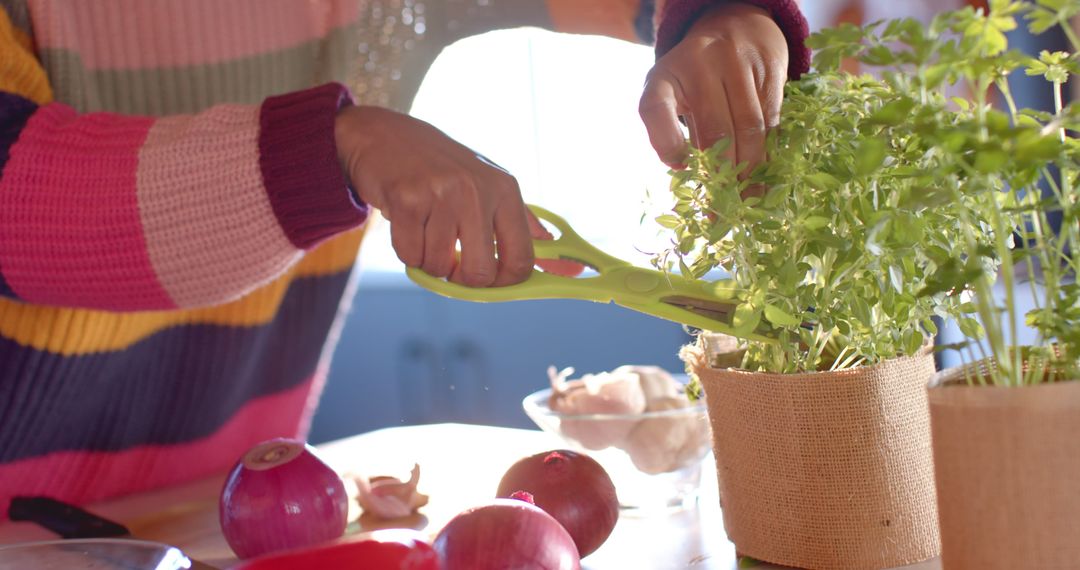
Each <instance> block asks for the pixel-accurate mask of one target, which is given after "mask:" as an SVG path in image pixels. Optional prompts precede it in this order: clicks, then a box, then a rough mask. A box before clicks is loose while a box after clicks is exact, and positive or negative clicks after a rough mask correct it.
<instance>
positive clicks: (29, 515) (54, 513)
mask: <svg viewBox="0 0 1080 570" xmlns="http://www.w3.org/2000/svg"><path fill="white" fill-rule="evenodd" d="M8 517H9V518H10V519H11V520H13V521H28V522H32V523H36V524H38V525H40V526H43V527H45V528H47V529H49V530H51V531H53V532H55V533H56V534H59V535H60V536H61V537H63V538H108V537H114V536H129V535H130V534H131V533H130V532H129V531H128V529H127V528H126V527H124V525H122V524H119V523H115V522H113V521H111V520H109V519H106V518H103V517H99V516H97V515H95V514H93V513H90V512H87V511H85V510H83V509H80V508H79V507H76V506H75V505H69V504H67V503H64V502H62V501H57V500H56V499H52V498H50V497H15V498H13V499H11V505H10V506H9V507H8Z"/></svg>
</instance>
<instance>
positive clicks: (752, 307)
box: [655, 2, 1056, 569]
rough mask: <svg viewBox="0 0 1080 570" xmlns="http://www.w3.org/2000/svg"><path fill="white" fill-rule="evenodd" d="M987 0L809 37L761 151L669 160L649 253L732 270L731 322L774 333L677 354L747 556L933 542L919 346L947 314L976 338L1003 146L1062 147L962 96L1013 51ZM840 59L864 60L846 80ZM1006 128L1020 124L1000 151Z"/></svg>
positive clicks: (926, 550)
mask: <svg viewBox="0 0 1080 570" xmlns="http://www.w3.org/2000/svg"><path fill="white" fill-rule="evenodd" d="M993 4H994V9H993V10H991V11H990V12H989V13H982V12H977V11H975V10H972V9H966V10H960V11H954V12H948V13H944V14H942V15H940V16H939V17H938V18H936V19H935V20H933V22H932V23H930V24H928V25H924V24H922V23H919V22H918V21H915V20H910V19H905V20H894V21H885V22H880V23H875V24H871V25H869V26H865V27H858V26H854V25H844V26H840V27H837V28H834V29H827V30H824V31H822V32H820V33H817V34H815V35H813V36H812V37H811V39H810V42H811V46H812V47H813V48H815V50H816V53H815V57H814V69H813V71H812V72H811V73H809V74H807V75H806V76H804V77H803V78H802V79H800V80H799V81H795V82H791V83H790V84H789V85H788V86H787V88H786V92H785V100H784V105H783V108H782V116H781V122H780V125H781V126H780V128H779V129H777V130H776V131H775V132H773V133H771V134H770V137H769V139H768V142H767V151H768V154H769V157H770V160H769V161H768V162H767V163H766V164H764V165H762V166H760V167H758V168H756V169H755V170H753V171H752V172H746V171H745V170H744V169H741V168H740V167H739V166H738V165H734V164H731V163H730V162H728V161H726V160H725V159H724V158H723V154H722V152H723V148H724V146H723V143H721V144H720V145H718V146H717V147H715V148H712V149H709V150H705V151H695V152H694V153H693V156H692V159H691V160H690V164H689V168H688V169H686V170H685V171H677V172H673V173H672V176H673V179H672V193H673V196H674V200H675V204H674V207H673V209H672V211H671V213H669V214H666V215H664V216H661V217H660V218H659V219H658V220H657V221H658V222H659V223H660V224H661V225H662V226H664V227H665V228H668V229H669V230H670V232H671V233H672V247H671V249H670V250H668V251H666V252H663V253H661V254H660V255H658V256H657V258H656V259H655V263H656V264H657V266H658V267H661V268H670V269H672V270H674V269H675V267H678V268H679V270H680V271H681V272H682V273H683V274H688V275H693V276H694V277H697V278H701V279H707V278H709V277H708V276H709V275H712V274H713V273H711V272H713V271H714V270H722V271H723V272H725V273H727V274H729V275H730V277H731V278H733V279H735V280H736V282H737V284H738V286H739V288H740V289H741V290H742V292H743V294H744V298H745V301H744V303H743V304H742V305H741V306H740V307H739V309H738V310H737V311H736V315H735V322H734V326H735V328H734V335H735V336H736V337H738V336H739V335H740V334H741V331H747V332H748V331H750V330H753V329H754V328H756V327H757V326H759V325H760V324H762V323H764V324H765V325H766V326H767V327H770V328H771V329H772V334H773V336H774V337H775V338H776V342H771V343H769V342H748V341H742V340H737V339H735V338H718V337H717V336H716V335H711V334H708V333H703V334H702V335H701V337H700V338H699V342H698V344H697V345H695V346H691V347H687V349H686V350H684V354H683V356H684V359H685V360H686V362H687V365H688V370H689V372H690V373H691V374H692V375H693V376H694V377H695V378H696V379H697V381H698V382H700V384H701V386H702V387H703V389H704V393H705V398H706V402H707V405H708V408H709V414H710V422H711V424H712V433H713V445H714V451H715V456H716V462H717V469H718V476H719V484H720V500H721V505H722V508H723V513H724V520H725V529H726V531H727V533H728V537H729V538H730V539H731V540H732V542H734V543H735V546H736V549H737V550H738V551H739V552H740V553H741V554H744V555H746V556H750V557H753V558H756V559H760V560H765V561H769V562H773V563H778V564H784V565H788V566H797V567H802V568H818V569H832V568H890V567H894V566H900V565H904V564H909V563H913V562H916V561H920V560H926V559H929V558H932V557H934V556H937V555H938V554H939V552H940V535H939V532H938V510H937V500H936V499H937V495H936V492H935V482H934V478H935V472H934V462H933V455H932V449H931V427H930V417H929V407H928V402H927V391H926V385H927V383H928V381H930V380H931V378H932V377H933V376H934V374H935V366H934V359H933V352H932V351H933V349H932V339H933V338H934V336H935V335H936V334H937V332H938V331H937V325H936V321H937V320H939V319H954V320H956V321H957V322H958V323H959V325H960V327H961V328H962V329H963V330H964V331H965V332H966V333H970V334H972V335H978V334H980V332H981V331H980V322H979V319H978V318H977V316H976V315H975V313H976V312H977V306H976V305H975V304H974V303H973V302H972V301H971V298H970V296H971V293H972V292H973V291H974V289H977V287H975V285H977V284H978V280H979V279H981V278H983V277H984V276H990V275H993V274H994V273H995V271H996V268H997V264H998V263H999V254H1000V248H998V247H996V244H998V243H999V242H1001V241H1002V240H1004V239H1007V234H1008V232H1007V231H1004V230H1002V227H1003V226H1002V225H1001V224H995V223H994V222H995V221H996V220H994V219H992V217H991V216H993V215H995V214H994V212H992V211H989V210H988V209H987V208H986V207H984V202H985V201H986V200H988V199H989V197H991V196H993V192H992V190H991V189H989V188H988V189H985V191H983V190H984V189H983V188H982V187H979V188H978V190H979V191H976V190H975V187H974V186H973V185H976V184H978V181H980V180H982V179H983V176H984V175H983V174H980V173H988V174H987V176H988V175H990V174H993V173H999V174H1002V177H1003V178H1004V175H1003V173H1000V172H999V169H1000V163H1001V160H1002V154H1003V152H1004V153H1006V154H1010V156H1009V157H1007V158H1008V159H1010V160H1017V161H1020V160H1038V157H1041V156H1043V153H1046V152H1048V151H1047V147H1049V146H1050V144H1051V143H1050V142H1048V141H1051V140H1056V139H1055V138H1054V137H1053V136H1050V135H1047V134H1045V133H1043V132H1042V130H1041V129H1040V128H1037V127H1036V126H1034V125H1032V126H1031V127H1030V128H1029V127H1022V126H1013V125H1011V124H1010V123H1009V121H1008V120H1007V117H1006V116H1005V115H1000V116H999V115H998V114H996V112H991V110H990V109H988V107H987V105H986V103H985V101H980V100H979V99H978V98H976V100H975V102H974V103H973V102H970V101H968V100H965V99H962V98H958V97H955V96H954V95H955V94H956V92H957V88H958V87H957V84H958V83H960V84H961V87H962V85H963V84H966V83H967V81H965V80H966V79H968V78H969V77H970V78H974V79H975V82H974V83H975V85H976V86H978V87H983V85H982V83H993V82H995V81H997V80H998V79H1000V78H1001V77H1002V74H1004V73H1006V72H1007V71H1009V70H1010V69H1012V68H1014V67H1015V66H1016V65H1019V64H1020V63H1019V62H1020V61H1021V58H1020V57H1019V56H1015V55H1010V56H1000V57H999V56H997V55H995V54H997V53H999V50H998V48H999V46H1000V45H1001V44H1002V43H1003V42H1004V35H1003V32H1004V29H1005V28H1007V27H1008V23H1007V22H1005V21H1003V20H1002V19H1003V18H1006V16H1004V15H1003V14H1004V12H1003V10H1006V8H1004V7H1003V6H1002V4H1003V3H1000V2H993ZM1010 5H1011V4H1010ZM1008 9H1011V8H1008ZM845 58H854V59H856V60H858V61H859V62H860V64H862V66H863V67H864V68H866V67H872V68H876V73H875V74H874V75H869V74H867V75H856V74H851V73H848V72H845V71H844V70H843V69H842V68H841V66H840V63H841V61H843V60H844V59H845ZM1018 114H1019V113H1018ZM1024 116H1026V115H1024ZM983 129H985V130H986V132H983ZM1010 129H1015V130H1018V131H1019V130H1023V133H1024V134H1023V136H1021V134H1020V133H1019V132H1017V133H1016V146H1015V147H1010V148H1008V149H1002V148H999V146H998V143H997V142H996V139H995V137H996V133H997V131H998V130H1006V131H1008V130H1010ZM1010 132H1012V131H1010ZM750 189H763V190H760V191H757V192H748V190H750ZM1002 232H1004V234H1003V233H1002ZM961 246H963V248H962V249H963V251H967V252H969V253H966V254H965V253H962V252H959V251H958V248H960V247H961Z"/></svg>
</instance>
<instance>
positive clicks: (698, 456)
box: [522, 388, 712, 514]
mask: <svg viewBox="0 0 1080 570" xmlns="http://www.w3.org/2000/svg"><path fill="white" fill-rule="evenodd" d="M550 397H551V389H550V388H547V389H544V390H540V391H538V392H534V393H532V394H529V395H528V396H526V397H525V399H524V400H523V401H522V407H524V408H525V414H526V415H528V416H529V418H530V419H532V421H533V422H535V423H536V425H537V426H539V427H540V429H542V430H544V431H545V432H547V433H550V434H552V435H555V436H557V437H558V438H559V439H560V440H561V441H562V442H563V443H564V444H565V446H566V447H567V448H568V449H571V450H574V451H580V452H583V453H585V454H587V455H589V456H590V457H592V458H593V459H596V460H597V461H598V462H599V463H600V464H601V465H602V466H603V467H604V469H605V470H606V471H607V472H608V474H609V475H610V476H611V480H612V482H613V483H614V484H615V492H616V493H617V494H618V496H619V505H620V507H621V508H622V509H623V511H624V512H626V513H628V514H649V513H652V512H656V511H668V512H671V511H679V510H683V509H686V508H690V507H693V506H695V505H696V504H697V496H698V488H699V486H700V483H701V465H702V462H703V461H704V459H705V456H706V455H707V454H708V453H709V451H711V449H712V438H711V435H710V431H709V420H708V416H707V415H706V408H705V403H704V402H703V401H698V402H688V403H687V407H683V408H675V409H669V410H661V411H652V412H643V413H640V414H584V415H574V414H564V413H560V412H555V411H552V409H551V408H550V407H549V406H548V401H549V398H550Z"/></svg>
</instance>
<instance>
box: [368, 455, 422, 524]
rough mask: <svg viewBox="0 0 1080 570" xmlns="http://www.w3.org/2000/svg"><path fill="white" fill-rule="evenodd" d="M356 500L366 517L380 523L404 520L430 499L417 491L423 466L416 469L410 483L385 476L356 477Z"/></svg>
mask: <svg viewBox="0 0 1080 570" xmlns="http://www.w3.org/2000/svg"><path fill="white" fill-rule="evenodd" d="M355 481H356V487H357V496H356V500H357V502H358V503H360V506H361V507H362V508H363V509H364V513H365V514H368V515H372V516H374V517H376V518H379V519H399V518H404V517H407V516H409V515H411V514H412V513H414V512H416V510H417V509H419V508H420V507H422V506H424V505H426V504H427V503H428V496H427V495H424V494H423V493H419V492H417V491H416V486H417V484H418V483H419V482H420V465H419V464H416V465H413V468H412V472H411V474H410V477H409V480H408V481H404V482H403V481H401V480H399V479H397V478H394V477H388V476H385V475H382V476H377V477H371V478H370V479H366V478H364V477H356V478H355Z"/></svg>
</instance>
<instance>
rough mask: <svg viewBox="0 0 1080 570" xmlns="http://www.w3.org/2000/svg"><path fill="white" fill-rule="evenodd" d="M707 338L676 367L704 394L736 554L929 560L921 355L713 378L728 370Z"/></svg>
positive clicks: (812, 559)
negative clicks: (834, 368) (831, 368)
mask: <svg viewBox="0 0 1080 570" xmlns="http://www.w3.org/2000/svg"><path fill="white" fill-rule="evenodd" d="M717 338H721V339H722V338H723V337H719V336H718V335H703V336H702V337H701V338H699V340H698V343H697V345H695V346H692V347H687V349H685V350H684V351H683V358H684V359H685V360H686V361H687V363H688V364H689V368H690V370H691V372H693V373H694V374H695V375H696V376H697V377H698V378H699V379H700V381H701V383H702V385H703V387H704V389H705V396H706V404H707V406H708V410H709V421H710V424H711V425H712V433H713V449H714V452H715V456H716V467H717V473H718V480H719V484H720V503H721V507H722V510H723V515H724V528H725V529H726V531H727V534H728V538H729V539H730V540H731V541H732V542H733V543H735V547H736V549H737V550H738V552H739V553H740V554H742V555H745V556H750V557H753V558H757V559H759V560H764V561H767V562H772V563H775V564H783V565H787V566H795V567H799V568H810V569H817V570H832V569H881V568H891V567H894V566H902V565H905V564H910V563H914V562H917V561H922V560H927V559H930V558H933V557H935V556H937V555H938V553H939V550H940V539H939V535H938V530H937V507H936V503H935V493H934V467H933V459H932V453H931V447H930V421H929V412H928V408H927V402H926V384H927V382H928V381H929V380H930V379H931V378H932V377H933V375H934V361H933V354H932V351H931V349H930V348H929V347H927V348H926V349H924V350H923V351H921V352H920V353H919V354H918V355H916V356H913V357H903V358H896V359H893V360H889V361H886V362H883V363H880V364H877V365H874V366H867V367H862V368H857V369H852V370H845V371H840V372H818V373H806V374H767V373H758V372H748V371H745V370H739V369H734V368H724V367H722V366H717V365H716V363H718V362H719V363H722V364H727V365H730V363H731V361H732V360H731V359H730V358H727V359H726V362H724V361H725V355H724V354H723V350H722V349H721V348H718V347H722V346H723V343H722V342H721V343H717V342H716V340H717Z"/></svg>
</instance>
